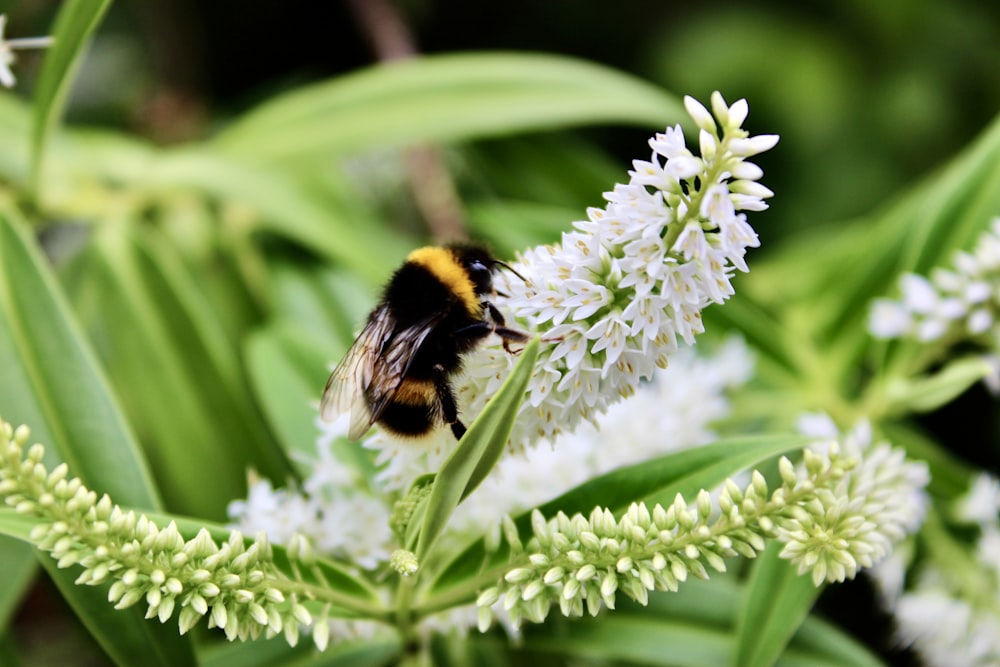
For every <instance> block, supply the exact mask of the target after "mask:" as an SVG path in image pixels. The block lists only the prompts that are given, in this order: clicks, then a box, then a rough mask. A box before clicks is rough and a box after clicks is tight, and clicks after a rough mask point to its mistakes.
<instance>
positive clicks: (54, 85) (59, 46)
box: [29, 0, 111, 199]
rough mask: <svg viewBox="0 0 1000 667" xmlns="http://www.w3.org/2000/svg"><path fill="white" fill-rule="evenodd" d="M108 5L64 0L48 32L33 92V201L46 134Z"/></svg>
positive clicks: (106, 0)
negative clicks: (51, 41) (49, 40)
mask: <svg viewBox="0 0 1000 667" xmlns="http://www.w3.org/2000/svg"><path fill="white" fill-rule="evenodd" d="M110 5H111V0H67V1H66V2H64V3H63V4H62V6H61V8H60V10H59V15H58V16H57V17H56V21H55V26H54V27H53V29H52V36H53V38H54V40H55V43H54V44H53V45H52V46H51V47H49V49H48V53H47V54H46V56H45V60H44V61H43V63H42V70H41V72H39V74H38V81H37V82H36V83H35V92H34V97H35V109H34V121H33V126H32V131H31V156H30V164H31V167H30V176H29V178H30V183H29V190H30V191H31V192H32V193H34V195H35V198H36V199H37V198H38V196H39V190H38V188H39V186H40V185H41V182H40V179H41V173H42V160H43V157H44V154H45V147H46V144H47V143H48V140H49V135H51V134H52V131H53V129H54V128H55V125H56V123H58V121H59V117H60V116H61V115H62V112H63V107H64V106H65V104H66V97H67V95H68V94H69V89H70V84H71V83H72V81H73V76H74V74H75V72H76V69H77V67H78V66H79V64H80V59H81V56H82V55H83V50H84V48H85V47H86V45H87V43H88V42H89V40H90V36H91V34H93V32H94V30H95V29H96V28H97V26H98V24H99V23H100V22H101V17H103V16H104V12H105V11H106V10H107V8H108V7H109V6H110Z"/></svg>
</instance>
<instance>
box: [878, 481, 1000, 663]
mask: <svg viewBox="0 0 1000 667" xmlns="http://www.w3.org/2000/svg"><path fill="white" fill-rule="evenodd" d="M998 489H1000V484H998V482H997V480H996V478H994V477H993V476H992V475H989V474H986V473H982V474H980V475H979V476H977V477H976V479H974V480H973V483H972V485H971V486H970V488H969V491H968V492H967V493H966V494H965V496H964V497H962V498H960V499H959V500H958V501H957V502H956V504H955V508H956V511H955V513H954V517H953V518H954V519H955V520H956V521H959V522H962V523H963V524H973V526H974V529H975V530H977V531H978V535H977V537H976V538H975V540H974V541H973V542H972V543H969V542H966V541H964V536H966V535H968V534H969V532H970V531H969V526H967V525H963V526H962V530H961V534H962V535H961V537H960V538H959V539H953V536H951V535H949V534H942V535H939V536H937V539H935V541H934V544H929V545H928V546H927V549H928V550H929V551H931V552H932V554H933V552H935V550H937V549H938V548H941V552H940V553H939V554H938V556H937V557H934V556H933V555H931V557H929V558H924V559H923V560H922V561H920V562H918V564H917V566H916V567H915V568H914V572H913V573H912V574H911V576H910V577H909V581H907V580H906V577H905V574H904V572H905V570H904V569H903V568H902V567H893V568H891V569H890V572H889V573H888V576H887V573H885V572H883V571H882V570H881V568H879V569H877V570H875V571H874V574H875V575H876V578H875V581H876V583H877V584H878V585H879V587H880V589H881V590H882V593H883V595H882V597H883V599H884V604H885V606H886V608H887V609H888V610H889V611H890V612H891V613H892V614H893V616H894V619H895V624H896V636H897V638H898V640H899V641H900V643H902V644H903V645H905V646H909V647H910V648H911V649H912V650H913V651H914V652H915V653H917V654H918V655H919V657H920V659H921V663H922V664H925V665H927V666H928V667H952V666H953V665H962V666H963V667H964V666H965V665H971V666H973V667H986V666H987V665H997V664H1000V606H998V604H997V601H998V600H1000V514H998V511H1000V494H998ZM942 542H946V543H947V544H945V545H944V546H943V547H942Z"/></svg>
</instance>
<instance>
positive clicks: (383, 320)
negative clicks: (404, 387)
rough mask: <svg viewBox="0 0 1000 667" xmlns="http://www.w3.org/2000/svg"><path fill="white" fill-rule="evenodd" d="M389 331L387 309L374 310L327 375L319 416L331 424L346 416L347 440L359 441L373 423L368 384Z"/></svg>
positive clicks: (390, 327)
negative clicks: (348, 425)
mask: <svg viewBox="0 0 1000 667" xmlns="http://www.w3.org/2000/svg"><path fill="white" fill-rule="evenodd" d="M392 329H393V327H392V317H391V315H390V313H389V309H388V308H386V307H385V306H381V307H379V308H378V309H376V310H375V311H374V312H373V313H372V314H371V317H369V318H368V323H367V324H366V325H365V328H364V329H362V330H361V333H360V334H358V337H357V338H356V339H355V341H354V343H353V344H352V345H351V347H350V349H349V350H347V353H346V354H345V355H344V358H343V359H341V361H340V363H339V364H337V367H336V368H334V369H333V372H332V373H330V379H329V380H327V381H326V387H325V388H324V389H323V398H322V399H321V400H320V404H319V414H320V417H322V418H323V419H324V420H325V421H333V420H334V419H336V418H337V417H338V416H340V415H345V414H346V415H350V427H349V430H348V432H347V437H348V438H350V439H351V440H357V439H359V438H360V437H361V436H362V435H364V434H365V431H367V430H368V429H369V428H370V427H371V425H372V424H374V423H375V420H376V417H374V416H373V415H372V411H371V407H370V405H369V399H368V393H367V390H368V387H369V386H370V385H371V384H372V379H373V376H374V374H375V366H376V363H377V361H378V358H379V354H380V352H381V348H382V346H383V345H384V343H385V341H386V340H388V339H389V338H390V337H391V336H392Z"/></svg>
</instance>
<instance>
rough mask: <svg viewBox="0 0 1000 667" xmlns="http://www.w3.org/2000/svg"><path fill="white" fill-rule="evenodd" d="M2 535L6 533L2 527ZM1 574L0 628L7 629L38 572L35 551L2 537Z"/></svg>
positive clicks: (14, 540)
mask: <svg viewBox="0 0 1000 667" xmlns="http://www.w3.org/2000/svg"><path fill="white" fill-rule="evenodd" d="M0 520H2V517H0ZM0 533H6V531H5V530H4V529H3V528H2V527H0ZM0 572H3V576H2V577H0V628H6V627H7V623H8V622H9V621H10V619H11V617H12V616H13V615H14V611H15V610H16V609H17V607H18V605H19V604H20V602H21V598H22V597H24V594H25V592H27V590H28V586H30V585H31V582H32V580H34V578H35V573H36V572H38V560H37V559H36V558H35V550H34V549H32V548H31V545H30V544H25V543H24V542H22V541H20V540H16V539H13V538H12V537H0Z"/></svg>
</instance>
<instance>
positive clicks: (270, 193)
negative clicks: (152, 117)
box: [144, 149, 411, 284]
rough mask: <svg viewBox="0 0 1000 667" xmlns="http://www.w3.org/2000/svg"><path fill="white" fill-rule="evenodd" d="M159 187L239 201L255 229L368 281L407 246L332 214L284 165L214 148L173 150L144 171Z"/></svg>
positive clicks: (370, 225) (381, 230) (366, 223)
mask: <svg viewBox="0 0 1000 667" xmlns="http://www.w3.org/2000/svg"><path fill="white" fill-rule="evenodd" d="M144 177H145V180H146V182H147V183H149V184H152V185H155V186H156V187H159V188H166V189H169V188H176V187H178V186H180V187H185V188H192V189H194V190H196V191H199V192H204V193H206V194H209V195H211V196H213V197H217V198H219V199H221V200H223V201H228V202H240V203H242V204H244V205H246V206H248V207H250V208H251V209H252V210H253V211H254V212H255V213H257V215H258V216H259V217H260V219H259V220H257V221H255V224H258V225H259V229H261V230H263V231H267V232H271V233H274V234H278V235H281V236H283V237H285V238H288V239H291V240H293V241H295V242H296V243H300V244H301V245H303V246H304V247H306V248H309V249H311V250H312V251H314V252H316V253H318V254H320V255H323V256H325V257H328V258H331V259H334V260H337V261H338V262H340V263H341V264H343V265H344V266H345V267H348V268H350V269H351V270H353V271H354V272H356V273H357V274H358V275H360V276H363V277H365V278H366V279H368V280H369V281H370V282H371V283H373V284H378V283H380V282H381V281H383V280H384V279H385V277H386V276H387V275H388V274H389V273H390V272H391V271H392V270H393V269H395V268H396V266H397V265H398V264H399V262H401V261H402V259H403V257H404V256H405V255H406V252H407V249H408V248H409V247H410V245H411V244H410V243H408V242H407V241H406V240H405V239H404V238H401V237H400V236H399V235H398V234H391V233H390V232H388V231H387V230H386V229H385V226H384V225H381V224H377V223H376V222H375V221H373V220H365V219H359V218H358V217H357V215H356V211H352V215H351V216H345V215H338V212H337V210H336V209H334V208H332V207H331V205H330V202H329V201H327V200H325V199H324V198H322V197H320V196H318V195H317V194H316V193H314V192H312V191H310V190H309V189H308V188H307V187H305V186H304V185H303V184H302V183H301V182H298V181H296V180H294V179H292V178H289V176H288V174H287V173H286V172H285V171H282V170H279V169H268V168H266V167H263V166H259V165H250V164H246V163H245V162H244V161H242V160H240V159H233V158H232V157H227V156H225V155H220V154H217V153H209V152H204V151H195V150H190V149H187V150H178V151H173V152H170V153H168V154H167V155H165V156H164V157H163V158H162V159H161V160H159V161H158V162H156V163H155V165H152V166H151V168H150V170H149V171H148V172H147V173H145V174H144Z"/></svg>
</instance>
